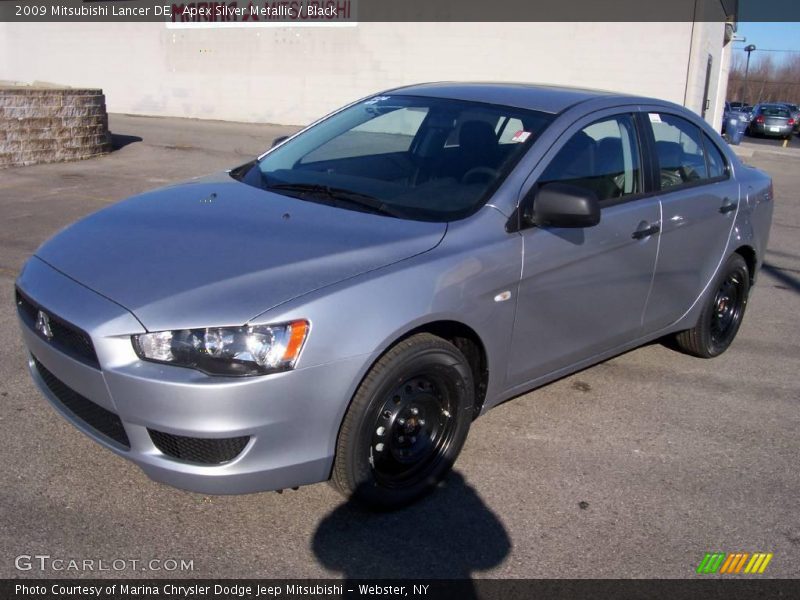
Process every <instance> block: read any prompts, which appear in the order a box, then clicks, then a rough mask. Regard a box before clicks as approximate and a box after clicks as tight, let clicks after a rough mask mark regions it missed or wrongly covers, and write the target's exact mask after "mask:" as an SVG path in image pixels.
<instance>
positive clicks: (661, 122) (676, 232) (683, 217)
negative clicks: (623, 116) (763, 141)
mask: <svg viewBox="0 0 800 600" xmlns="http://www.w3.org/2000/svg"><path fill="white" fill-rule="evenodd" d="M644 115H646V118H645V119H643V123H644V126H645V128H646V130H647V132H648V134H650V135H651V136H652V137H651V138H650V142H651V148H653V152H652V154H653V155H654V156H655V159H656V165H655V168H656V169H657V176H656V177H655V179H656V181H655V184H656V185H660V189H661V194H660V199H661V206H662V224H661V240H660V245H659V252H658V263H657V265H656V271H655V277H654V278H653V289H652V292H651V294H650V299H649V301H648V304H647V311H646V313H645V321H644V327H645V333H648V332H652V331H657V330H658V329H661V328H663V327H666V326H667V325H669V324H671V323H673V322H674V321H676V320H677V319H678V318H680V317H681V316H682V315H683V314H685V313H686V311H688V310H689V308H691V306H692V305H693V304H694V303H695V301H696V300H697V299H698V298H699V297H700V296H701V294H702V293H703V291H704V290H705V288H706V286H707V285H708V284H709V283H710V281H711V280H712V279H713V277H714V274H715V273H716V271H717V268H718V267H719V265H720V262H721V261H722V258H723V256H724V254H725V248H726V246H727V244H728V239H729V237H730V233H731V228H732V227H733V222H734V219H735V217H736V212H737V210H738V204H739V185H738V183H736V181H735V180H733V179H732V178H731V174H730V168H729V165H728V163H727V161H726V159H725V156H724V154H723V153H722V152H721V151H720V149H719V148H718V147H717V145H716V142H715V141H713V140H712V139H711V137H710V136H708V135H707V134H706V133H705V132H703V131H702V130H701V128H700V127H699V126H698V125H696V124H695V123H692V122H691V121H690V120H689V119H686V118H684V117H682V116H679V115H677V114H671V113H669V112H665V111H653V112H647V113H644ZM647 125H649V127H647Z"/></svg>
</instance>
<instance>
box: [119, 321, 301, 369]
mask: <svg viewBox="0 0 800 600" xmlns="http://www.w3.org/2000/svg"><path fill="white" fill-rule="evenodd" d="M308 328H309V327H308V322H307V321H292V322H291V323H283V324H280V325H253V326H249V327H210V328H207V329H182V330H179V331H157V332H155V333H143V334H141V335H134V336H133V337H132V341H133V347H134V349H135V350H136V354H138V355H139V358H142V359H144V360H149V361H153V362H160V363H168V364H172V365H177V366H181V367H190V368H192V369H198V370H200V371H203V372H204V373H208V374H209V375H228V376H246V375H265V374H267V373H276V372H278V371H286V370H288V369H291V368H293V367H294V364H295V362H296V361H297V357H298V356H299V355H300V350H301V349H302V348H303V343H304V342H305V340H306V335H307V334H308Z"/></svg>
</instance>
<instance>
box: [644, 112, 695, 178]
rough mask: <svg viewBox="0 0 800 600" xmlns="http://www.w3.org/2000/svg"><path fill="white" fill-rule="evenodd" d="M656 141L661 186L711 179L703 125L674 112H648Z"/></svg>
mask: <svg viewBox="0 0 800 600" xmlns="http://www.w3.org/2000/svg"><path fill="white" fill-rule="evenodd" d="M649 117H650V124H651V125H652V128H653V136H654V137H655V142H656V156H657V158H658V168H659V174H660V180H661V189H662V190H664V189H669V188H673V187H678V186H681V185H685V184H692V183H696V182H698V181H702V180H703V179H708V169H707V167H706V158H705V154H704V151H703V141H702V138H701V137H700V136H701V132H700V128H699V127H698V126H697V125H695V124H694V123H691V122H689V121H687V120H686V119H683V118H681V117H676V116H675V115H670V114H664V113H649Z"/></svg>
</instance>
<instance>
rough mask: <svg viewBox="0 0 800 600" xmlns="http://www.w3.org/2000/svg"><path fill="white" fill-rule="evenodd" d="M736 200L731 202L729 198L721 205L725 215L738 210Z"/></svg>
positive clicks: (721, 210)
mask: <svg viewBox="0 0 800 600" xmlns="http://www.w3.org/2000/svg"><path fill="white" fill-rule="evenodd" d="M736 206H737V204H736V202H731V201H730V200H729V199H728V198H725V200H723V201H722V206H720V207H719V212H721V213H722V214H723V215H726V214H728V213H729V212H733V211H735V210H736Z"/></svg>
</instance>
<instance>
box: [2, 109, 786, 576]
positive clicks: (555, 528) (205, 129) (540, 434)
mask: <svg viewBox="0 0 800 600" xmlns="http://www.w3.org/2000/svg"><path fill="white" fill-rule="evenodd" d="M110 124H111V128H112V131H113V132H114V134H115V136H114V139H115V145H116V146H117V149H116V150H115V151H114V152H113V153H112V154H110V155H107V156H104V157H100V158H96V159H92V160H89V161H82V162H74V163H63V164H52V165H39V166H32V167H24V168H14V169H7V170H4V171H0V223H1V225H0V298H2V299H4V300H3V301H2V302H0V336H2V337H1V338H0V339H2V340H4V343H2V344H0V440H1V441H2V444H0V577H42V576H52V577H55V576H70V577H72V576H75V577H87V576H93V577H97V576H100V577H111V576H117V577H119V576H121V577H139V576H148V577H164V576H180V577H203V578H212V577H315V576H334V577H349V578H355V577H366V578H375V577H414V578H419V577H500V578H507V577H515V578H530V577H612V578H628V577H637V578H638V577H656V578H679V577H691V576H694V572H695V569H696V567H697V565H698V564H699V562H700V561H701V559H702V558H703V555H704V554H705V553H706V552H714V551H722V552H738V551H744V552H772V553H773V554H774V558H773V559H772V561H771V563H770V564H769V567H768V569H767V571H766V573H765V574H764V575H763V576H764V577H766V576H772V577H800V469H798V464H800V460H799V459H798V457H800V441H798V440H799V438H798V430H800V379H799V378H798V373H800V319H798V317H797V315H798V314H799V313H800V156H798V154H797V153H795V152H783V153H782V152H781V151H780V148H778V149H777V150H776V149H773V148H763V149H762V148H761V146H760V145H757V144H753V146H755V149H754V150H753V151H748V154H749V156H748V157H747V158H746V160H747V161H748V162H750V163H751V164H754V165H755V166H758V167H760V168H763V169H765V170H767V171H768V172H769V173H771V174H772V176H773V177H774V181H775V218H774V223H773V228H772V235H771V239H770V245H769V251H768V254H767V256H766V266H765V269H764V270H763V272H762V273H761V275H760V276H759V280H758V283H757V285H756V287H755V289H754V292H753V296H752V298H751V302H750V305H749V307H748V309H747V315H746V317H745V321H744V324H743V326H742V328H741V331H740V333H739V336H738V338H737V340H736V341H735V343H734V344H733V346H732V348H731V349H730V350H729V351H728V352H727V353H726V354H724V355H723V356H721V357H719V358H717V359H714V360H701V359H696V358H691V357H688V356H685V355H682V354H679V353H677V352H675V351H673V350H670V349H669V348H667V347H665V346H664V345H661V344H658V343H654V344H650V345H647V346H645V347H643V348H639V349H637V350H634V351H631V352H628V353H626V354H624V355H622V356H619V357H617V358H614V359H612V360H609V361H606V362H604V363H602V364H599V365H597V366H595V367H592V368H590V369H586V370H584V371H582V372H580V373H577V374H575V375H573V376H571V377H567V378H564V379H562V380H559V381H557V382H555V383H553V384H550V385H548V386H545V387H543V388H540V389H538V390H536V391H534V392H532V393H529V394H526V395H524V396H521V397H519V398H516V399H514V400H512V401H510V402H507V403H505V404H503V405H501V406H499V407H497V408H496V409H494V410H492V411H491V412H489V413H488V414H487V415H485V416H484V417H482V418H480V419H478V420H477V421H476V422H475V423H474V424H473V427H472V431H471V433H470V436H469V439H468V440H467V443H466V446H465V448H464V451H463V453H462V454H461V457H460V458H459V460H458V463H457V465H456V468H455V472H454V473H453V475H452V476H450V477H449V478H448V479H447V480H446V482H445V483H444V484H443V485H442V487H441V489H440V490H438V492H437V493H436V494H434V495H433V496H431V497H429V498H427V499H426V500H424V501H422V502H421V503H420V504H418V505H415V506H413V507H411V508H408V509H406V510H403V511H400V512H396V513H391V514H372V513H366V512H362V511H360V510H358V509H357V508H355V507H353V506H351V505H350V504H348V503H347V502H345V501H344V500H343V499H342V498H341V497H339V496H338V495H337V494H336V493H335V492H334V491H333V489H332V488H330V486H328V485H326V484H319V485H313V486H308V487H304V488H301V489H299V490H298V491H287V492H285V493H283V494H276V493H272V492H270V493H262V494H252V495H246V496H215V497H211V496H204V495H200V494H194V493H189V492H184V491H180V490H176V489H173V488H170V487H167V486H164V485H160V484H157V483H154V482H152V481H150V480H149V479H148V478H147V477H146V476H145V475H143V474H142V473H141V472H140V471H139V470H138V469H137V468H136V467H135V466H134V465H132V464H130V463H128V462H127V461H125V460H123V459H122V458H119V457H117V456H115V455H113V454H112V453H110V452H108V451H106V450H105V449H103V448H101V447H100V446H98V445H97V444H95V443H94V442H92V441H91V440H89V439H88V438H87V437H85V436H84V435H82V434H81V433H79V432H78V431H77V430H76V429H75V428H73V427H72V426H71V425H69V424H68V423H67V422H66V421H65V420H64V419H62V418H61V417H59V416H58V415H57V414H56V412H55V411H54V410H53V409H52V408H51V407H50V406H49V405H48V403H47V402H46V401H45V400H44V399H43V398H42V397H41V396H40V395H39V393H38V392H37V391H36V389H35V388H34V385H33V383H32V382H31V380H30V377H29V376H28V374H27V372H26V369H25V352H24V349H23V346H22V343H21V338H20V335H19V331H18V326H17V323H16V317H15V310H14V304H13V281H14V277H15V276H16V274H17V273H18V271H19V269H20V267H21V266H22V263H23V261H24V260H25V259H26V257H27V256H29V255H30V254H31V253H32V252H33V251H34V250H35V249H36V247H37V246H38V245H39V244H40V243H41V242H42V241H43V240H45V239H46V238H48V237H49V236H50V235H52V234H53V233H55V232H56V231H57V230H58V229H60V228H61V227H64V226H65V225H67V224H69V223H70V222H72V221H74V220H76V219H78V218H79V217H81V216H83V215H85V214H88V213H90V212H92V211H95V210H98V209H100V208H102V207H103V206H106V205H107V204H109V203H110V202H114V201H116V200H120V199H122V198H125V197H127V196H129V195H131V194H134V193H137V192H142V191H145V190H148V189H151V188H154V187H157V186H159V185H163V184H166V183H169V182H174V181H179V180H184V179H188V178H190V177H194V176H197V175H201V174H205V173H209V172H212V171H215V170H220V169H223V168H228V167H232V166H235V165H238V164H241V163H244V162H246V161H247V160H248V159H250V158H251V157H253V156H254V155H256V154H257V153H259V152H260V151H261V150H263V149H265V148H267V147H269V145H270V142H271V140H272V138H274V137H275V136H277V135H280V134H282V133H285V132H286V131H287V128H282V127H278V126H270V125H251V124H232V123H218V122H208V121H195V120H187V119H164V118H144V117H131V116H125V115H111V117H110ZM745 146H747V144H746V145H745ZM761 150H764V151H761ZM766 150H768V151H766ZM143 283H144V282H143ZM28 555H30V556H33V555H48V556H50V557H51V559H67V560H69V559H75V560H79V561H84V560H94V561H101V560H102V561H104V563H103V564H105V565H106V566H108V565H112V564H114V563H112V561H115V560H116V561H128V562H125V563H120V562H117V563H116V565H117V566H120V565H123V564H124V565H125V566H124V567H123V568H122V569H121V570H114V569H111V570H107V571H97V570H96V569H97V567H98V565H99V564H100V563H99V562H95V563H93V564H94V565H95V570H94V571H92V570H88V571H87V570H79V569H75V570H73V569H68V568H65V567H69V565H70V563H68V562H66V563H58V564H60V565H61V566H62V568H64V570H61V571H56V570H53V569H52V568H47V569H45V570H44V571H42V570H40V568H39V567H40V564H41V562H42V560H39V562H36V561H35V560H34V561H32V562H26V559H24V558H23V559H21V562H20V560H19V559H17V557H19V556H23V557H24V556H28ZM153 559H155V560H158V561H161V562H159V563H152V564H151V563H150V562H149V561H151V560H153ZM169 560H175V561H181V560H182V561H184V562H189V561H191V566H192V568H191V570H188V567H187V570H184V571H172V570H167V569H168V568H171V567H172V566H173V563H170V562H168V561H169ZM130 561H138V562H136V563H132V562H130ZM44 562H45V563H46V565H49V567H52V564H50V563H49V562H48V560H44ZM28 564H30V565H31V569H29V570H19V569H18V567H19V566H21V567H22V568H25V567H26V565H28ZM159 565H161V568H160V570H142V568H143V567H144V568H145V569H148V568H149V567H152V568H156V569H157V568H159Z"/></svg>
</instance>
